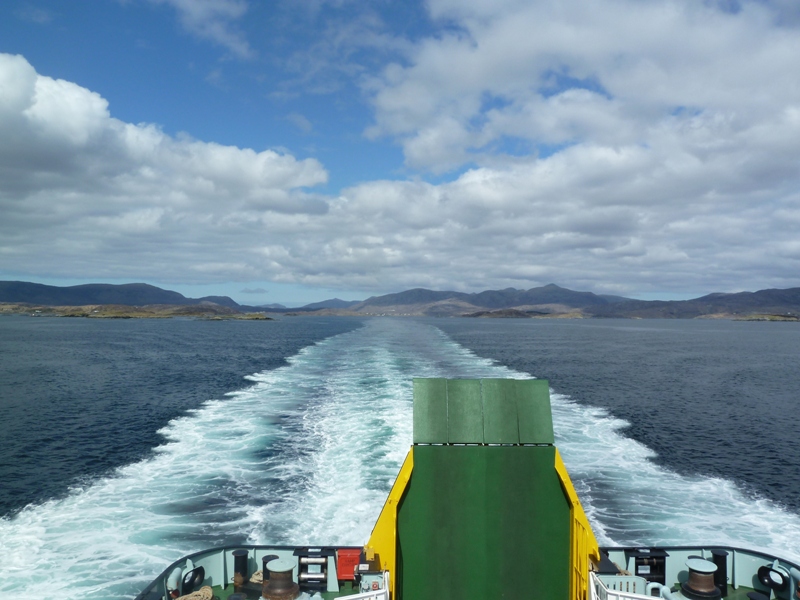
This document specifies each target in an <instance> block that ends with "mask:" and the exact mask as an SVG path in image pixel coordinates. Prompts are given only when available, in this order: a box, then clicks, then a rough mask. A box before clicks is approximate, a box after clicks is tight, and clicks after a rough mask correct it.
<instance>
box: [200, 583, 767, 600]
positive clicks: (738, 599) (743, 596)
mask: <svg viewBox="0 0 800 600" xmlns="http://www.w3.org/2000/svg"><path fill="white" fill-rule="evenodd" d="M211 589H212V590H213V592H214V598H215V599H218V600H227V599H228V598H229V597H230V596H231V595H232V594H234V593H235V592H234V589H233V585H229V586H227V588H223V587H222V586H214V587H212V588H211ZM753 591H755V590H753V588H748V587H742V586H740V587H739V589H733V587H731V586H729V587H728V595H727V596H725V598H726V600H749V598H748V597H747V594H748V593H749V592H753ZM239 593H244V594H246V596H247V599H248V600H259V599H260V598H261V586H260V585H256V584H252V583H249V584H247V585H246V586H245V587H244V588H243V589H241V590H240V591H239ZM308 593H309V595H313V594H314V593H319V595H320V596H321V597H322V598H323V599H324V600H333V599H334V598H339V597H342V596H349V595H352V594H357V593H358V589H355V588H353V586H352V583H351V582H343V584H342V587H341V588H340V590H339V591H338V592H308ZM523 596H524V595H523Z"/></svg>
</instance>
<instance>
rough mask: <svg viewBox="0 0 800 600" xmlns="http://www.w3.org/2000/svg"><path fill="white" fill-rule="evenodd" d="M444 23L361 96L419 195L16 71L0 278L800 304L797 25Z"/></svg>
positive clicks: (560, 19) (629, 3)
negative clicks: (508, 290)
mask: <svg viewBox="0 0 800 600" xmlns="http://www.w3.org/2000/svg"><path fill="white" fill-rule="evenodd" d="M236 4H238V3H236ZM242 6H244V5H242ZM428 9H429V11H430V18H431V19H432V22H434V23H436V24H438V27H439V29H438V30H437V31H436V33H435V35H430V36H427V37H424V38H422V39H420V40H417V41H414V42H413V43H412V42H411V41H408V42H407V43H405V44H402V45H395V55H397V52H401V55H400V56H399V57H398V60H397V61H395V62H392V63H385V64H383V65H381V66H380V68H379V69H377V70H373V71H372V72H371V73H370V74H369V75H366V76H365V75H364V74H361V75H359V79H358V81H359V84H360V85H361V86H362V89H363V90H364V93H365V95H366V97H367V98H368V99H369V101H370V102H371V103H372V107H373V110H374V121H373V124H372V126H371V127H370V128H369V129H368V130H367V132H366V135H368V136H370V137H372V138H374V139H377V138H385V139H389V140H391V141H394V142H396V143H397V144H399V145H400V146H401V147H402V150H403V153H404V157H405V161H406V168H407V169H409V170H411V171H412V172H416V173H418V174H419V175H418V176H416V177H414V176H412V177H411V178H410V179H404V180H397V179H388V178H387V179H385V180H379V181H367V182H364V183H360V184H357V185H352V186H350V187H347V188H345V189H342V190H341V191H340V193H339V194H338V195H336V196H330V197H325V196H322V195H321V194H318V193H316V194H315V193H314V192H313V188H314V186H315V185H317V184H320V183H323V182H325V181H326V179H327V173H326V171H325V169H324V168H323V166H322V165H321V164H320V163H319V162H318V161H315V160H313V159H307V160H298V159H296V158H294V157H292V156H290V155H288V154H282V153H278V152H274V151H271V150H265V151H262V152H256V151H254V150H250V149H241V148H235V147H227V146H221V145H218V144H214V143H210V142H202V141H198V140H193V139H189V138H182V137H177V138H175V137H170V136H167V135H165V134H164V133H163V132H161V131H160V130H159V129H158V128H157V127H156V126H154V125H147V124H139V125H134V124H129V123H123V122H120V121H118V120H116V119H114V118H113V117H112V116H111V115H110V113H109V108H108V106H107V103H106V102H105V100H104V99H103V98H102V97H100V96H99V95H98V94H96V93H94V92H92V91H89V90H86V89H84V88H81V87H79V86H77V85H75V84H73V83H69V82H65V81H58V80H53V79H50V78H48V77H46V76H42V75H39V74H37V73H36V72H35V70H34V68H33V67H32V66H31V65H30V64H28V62H27V61H26V60H25V59H24V58H22V57H19V56H9V55H2V57H0V205H1V206H2V211H3V215H4V218H3V219H2V223H0V267H1V268H3V269H4V270H6V271H12V270H14V271H15V272H20V273H24V272H29V273H39V274H47V275H50V276H53V275H56V274H58V275H61V276H70V277H91V278H94V279H101V278H104V277H111V276H116V277H125V278H131V279H136V278H141V279H148V280H153V279H154V274H155V276H157V277H158V279H159V280H161V281H167V282H168V281H173V282H186V283H202V282H214V281H232V280H235V281H243V282H246V281H259V282H265V281H275V282H287V283H288V282H292V283H301V284H307V285H311V286H323V287H327V288H334V289H359V290H370V291H373V292H374V293H382V292H389V291H397V290H399V289H404V288H407V287H414V286H424V287H432V288H439V289H461V290H470V291H471V290H478V289H486V288H495V287H506V286H514V287H531V286H534V285H541V284H544V283H549V282H550V281H555V282H557V283H560V284H562V285H567V286H569V287H573V288H577V289H591V290H595V291H603V292H616V293H623V294H637V293H646V292H650V291H666V290H669V291H675V292H680V291H687V292H699V291H735V290H741V289H758V288H764V287H794V286H798V285H800V281H798V272H800V269H798V267H800V241H798V240H800V238H798V236H797V232H798V231H799V230H800V168H798V167H799V166H800V165H798V158H799V157H800V79H798V78H797V77H796V76H795V74H796V73H798V72H800V35H798V33H800V31H798V27H800V18H799V17H800V12H799V11H798V10H797V9H796V8H795V4H793V3H791V2H777V1H776V2H767V1H760V2H756V1H745V0H742V1H741V2H738V3H736V2H711V1H708V2H696V1H692V2H689V1H680V0H673V1H669V2H667V1H660V0H654V1H652V2H646V3H643V2H640V1H638V0H636V1H634V0H593V1H591V2H590V1H588V0H574V1H572V2H570V3H568V4H564V3H562V2H554V1H552V2H551V1H549V0H541V1H537V2H522V1H517V0H506V1H503V2H498V1H492V2H484V1H482V0H474V1H472V2H469V3H465V2H455V1H453V0H431V2H429V3H428ZM398 48H399V49H400V50H398ZM426 179H428V181H426ZM431 181H437V183H431Z"/></svg>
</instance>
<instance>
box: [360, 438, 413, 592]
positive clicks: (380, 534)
mask: <svg viewBox="0 0 800 600" xmlns="http://www.w3.org/2000/svg"><path fill="white" fill-rule="evenodd" d="M413 469H414V448H413V446H412V447H411V448H409V450H408V454H407V455H406V459H405V460H404V461H403V466H402V467H400V472H399V473H398V474H397V479H395V480H394V485H393V486H392V491H391V492H389V497H388V498H386V502H385V503H384V505H383V509H382V510H381V514H380V516H379V517H378V520H377V521H376V522H375V527H373V528H372V535H370V536H369V541H368V542H367V545H366V546H364V549H365V550H366V551H367V552H370V551H372V552H375V553H377V554H378V557H379V558H380V561H381V569H383V570H385V571H389V573H390V577H389V593H390V595H391V598H392V599H393V598H394V582H395V579H397V568H396V562H397V505H398V504H400V500H401V498H402V497H403V493H404V492H405V491H406V486H407V485H408V481H409V479H411V471H412V470H413Z"/></svg>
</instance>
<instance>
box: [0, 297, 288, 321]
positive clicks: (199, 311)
mask: <svg viewBox="0 0 800 600" xmlns="http://www.w3.org/2000/svg"><path fill="white" fill-rule="evenodd" d="M0 315H23V316H29V317H82V318H87V319H171V318H175V317H189V318H196V319H207V320H214V321H221V320H239V321H271V320H273V319H272V317H268V316H267V315H265V314H264V313H261V312H249V313H244V312H240V311H238V310H235V309H232V308H229V307H227V306H220V305H219V304H213V303H202V304H192V305H176V304H150V305H145V306H125V305H122V304H89V305H84V306H45V305H41V304H28V303H14V302H2V303H0Z"/></svg>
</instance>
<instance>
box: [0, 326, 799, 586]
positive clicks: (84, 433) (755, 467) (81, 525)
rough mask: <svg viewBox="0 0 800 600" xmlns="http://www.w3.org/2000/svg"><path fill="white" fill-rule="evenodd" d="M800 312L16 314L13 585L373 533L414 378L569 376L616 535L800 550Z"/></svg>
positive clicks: (2, 431)
mask: <svg viewBox="0 0 800 600" xmlns="http://www.w3.org/2000/svg"><path fill="white" fill-rule="evenodd" d="M799 356H800V327H798V325H797V324H794V323H757V322H732V321H668V320H664V321H662V320H658V321H621V320H585V321H582V320H492V319H401V318H373V319H368V318H365V319H359V318H334V317H331V318H316V317H301V318H288V317H287V318H282V319H280V320H276V321H266V322H263V321H262V322H259V321H252V322H250V321H247V322H243V321H223V322H217V321H202V320H188V319H187V320H92V319H59V318H29V317H3V318H0V414H2V427H0V515H2V516H0V556H3V557H4V560H3V561H2V563H1V564H0V582H2V583H3V590H4V595H3V598H20V599H21V598H30V597H39V598H124V597H132V596H134V595H135V594H136V593H137V592H138V591H139V590H140V589H141V588H142V587H143V586H144V585H145V584H146V583H147V582H149V581H150V580H151V579H152V578H153V577H154V576H155V575H156V574H158V573H159V572H160V571H161V570H163V569H164V568H165V567H166V565H167V564H169V563H170V562H172V561H173V560H175V559H176V558H177V557H179V556H181V555H184V554H187V553H189V552H192V551H194V550H198V549H201V548H205V547H209V546H214V545H221V544H238V543H244V542H250V543H291V544H301V543H309V544H362V543H364V542H365V541H366V539H367V537H368V536H369V533H370V531H371V528H372V525H373V523H374V520H375V518H376V517H377V514H378V512H379V511H380V508H381V506H382V505H383V501H384V499H385V496H386V494H387V492H388V490H389V488H390V486H391V484H392V481H393V478H394V476H395V474H396V472H397V469H398V468H399V465H400V462H401V461H402V459H403V457H404V456H405V453H406V451H407V449H408V446H409V444H410V442H411V379H412V377H521V378H527V377H539V378H546V379H548V380H549V381H550V387H551V395H552V404H553V418H554V425H555V430H556V443H557V445H558V446H559V449H560V450H561V453H562V455H563V456H564V460H565V462H566V463H567V466H568V468H569V469H570V473H571V476H572V478H573V481H574V483H575V485H576V488H577V489H578V492H579V493H580V495H581V499H582V503H583V505H584V508H585V509H586V511H587V513H588V514H589V517H590V520H591V521H592V524H593V528H594V530H595V533H596V535H597V537H598V539H599V540H600V542H601V543H602V544H646V543H660V544H668V543H671V544H679V543H692V542H694V541H701V540H703V541H710V542H713V543H719V544H728V545H739V546H747V547H755V548H762V549H766V550H771V551H772V552H774V553H776V554H780V555H783V556H786V557H787V558H794V559H796V560H797V559H800V427H798V425H797V421H798V409H797V403H798V400H799V399H800V369H798V364H797V363H798V357H799Z"/></svg>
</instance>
